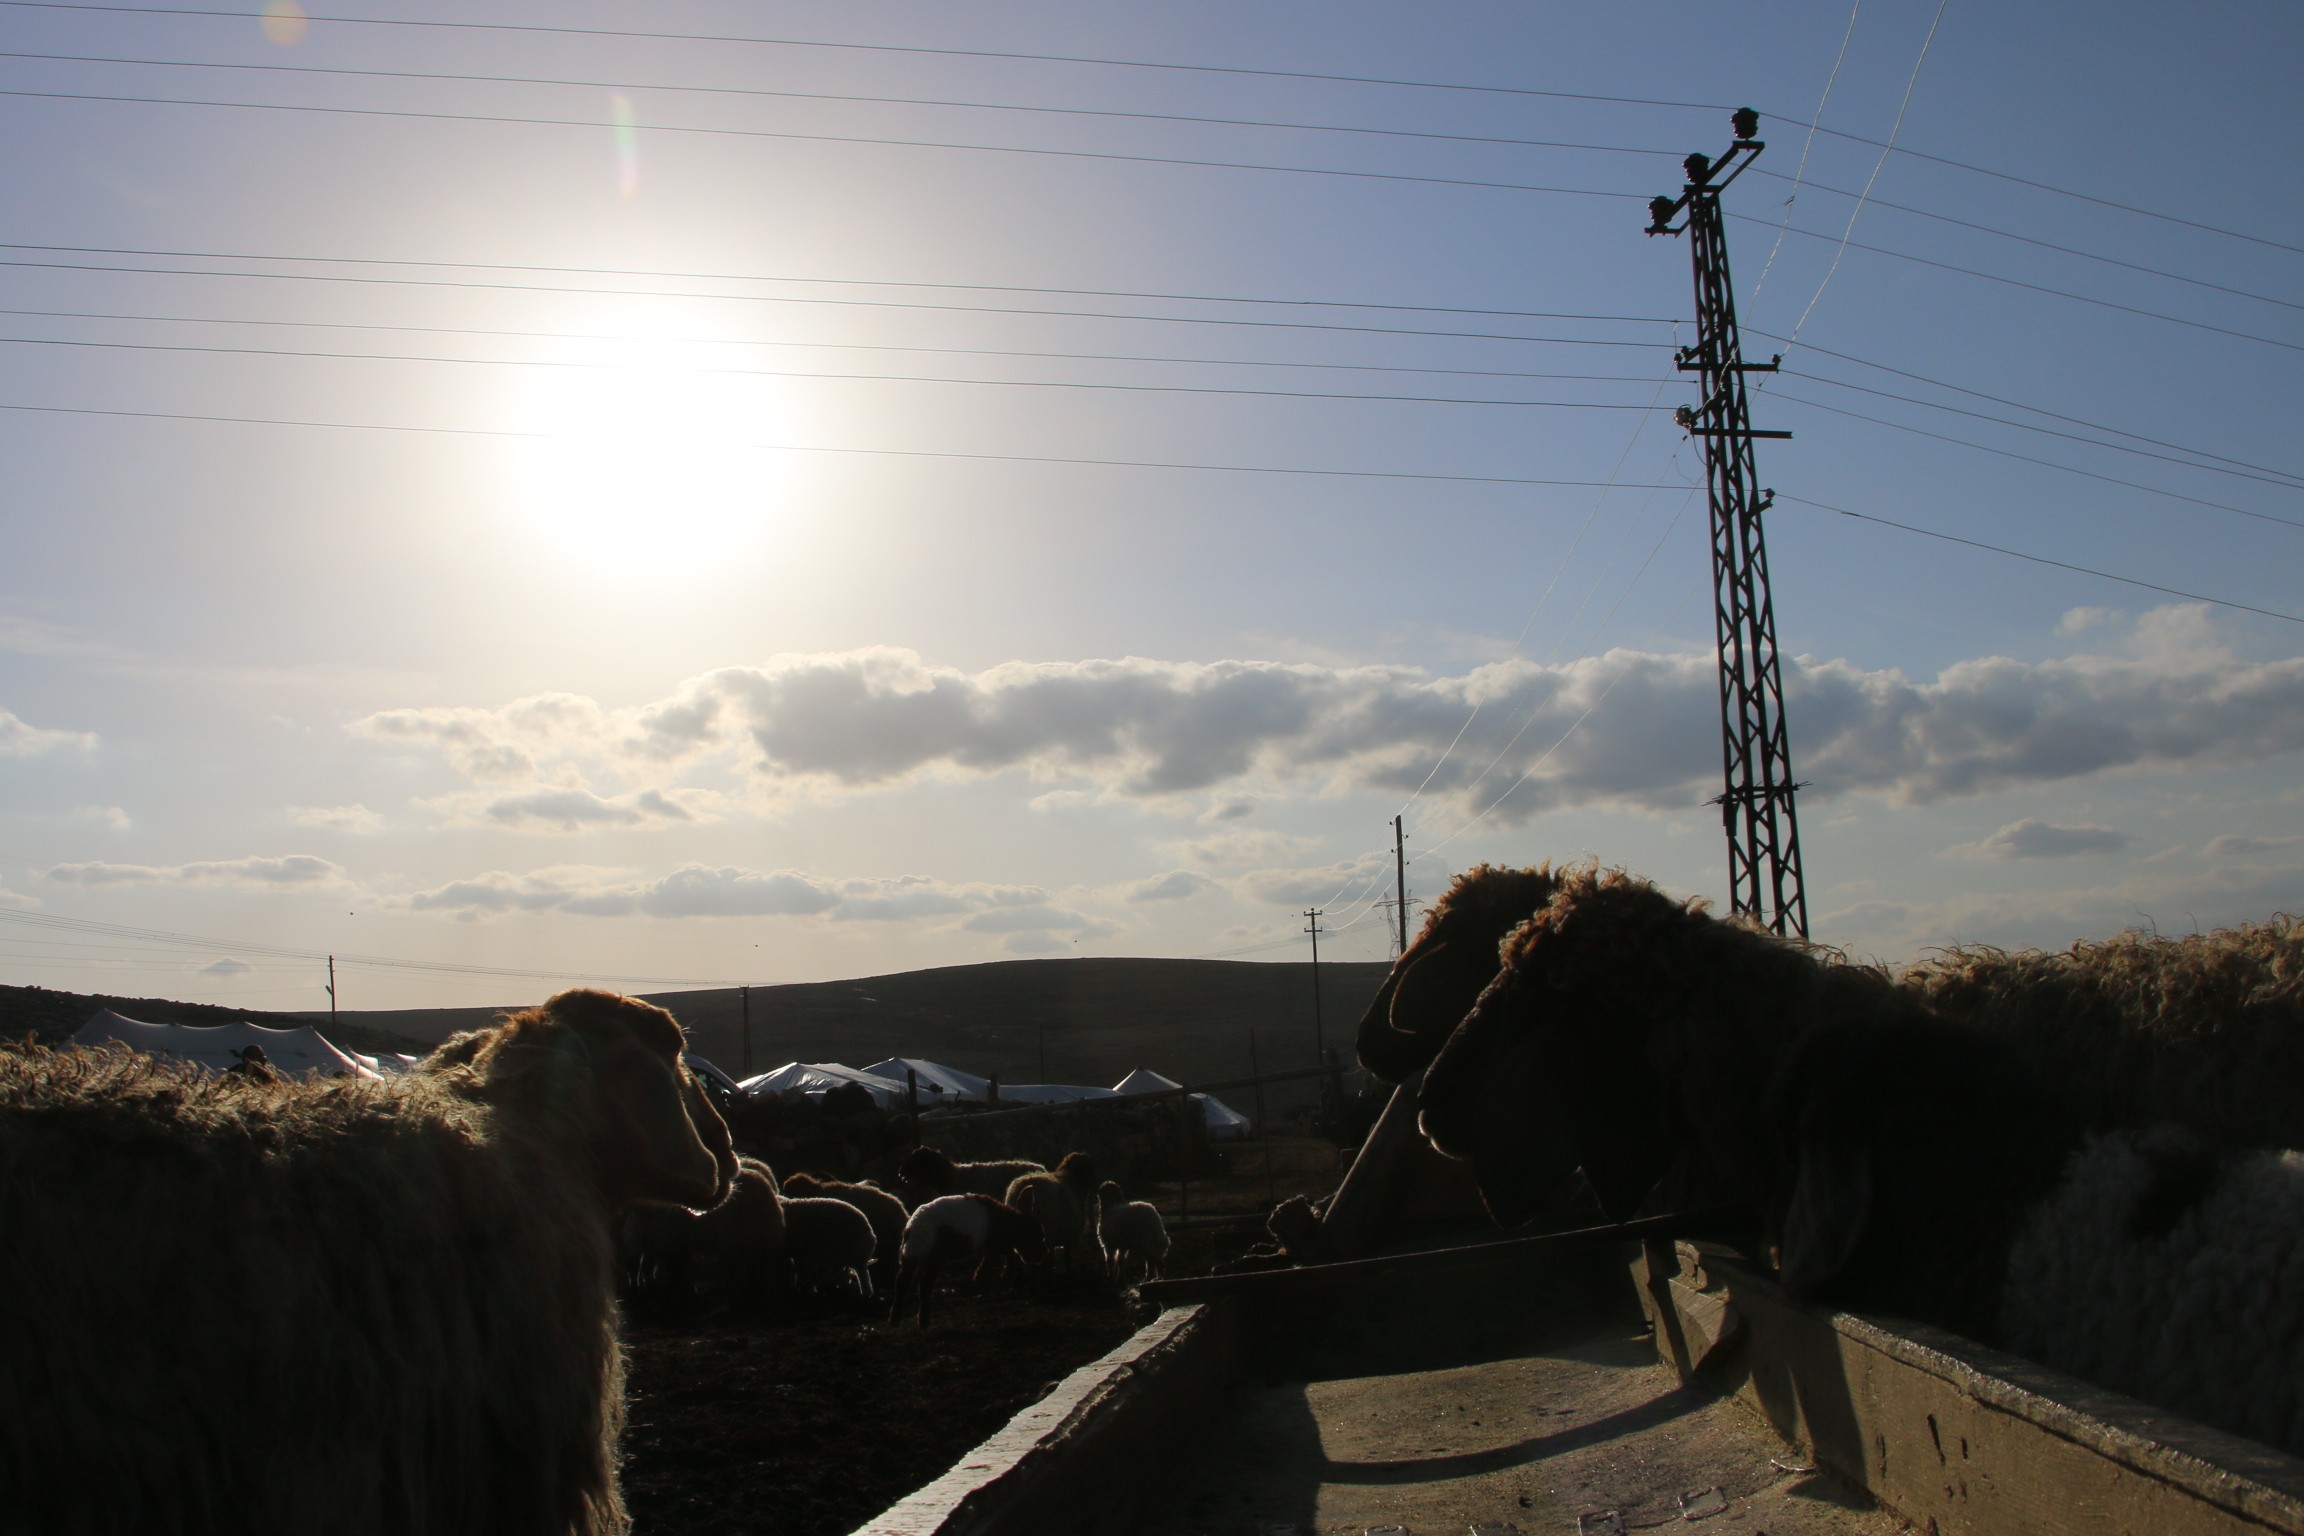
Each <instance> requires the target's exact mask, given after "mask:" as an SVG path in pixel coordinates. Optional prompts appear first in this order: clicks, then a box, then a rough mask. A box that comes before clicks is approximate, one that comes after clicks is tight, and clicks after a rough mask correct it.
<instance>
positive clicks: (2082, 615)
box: [2056, 608, 2127, 635]
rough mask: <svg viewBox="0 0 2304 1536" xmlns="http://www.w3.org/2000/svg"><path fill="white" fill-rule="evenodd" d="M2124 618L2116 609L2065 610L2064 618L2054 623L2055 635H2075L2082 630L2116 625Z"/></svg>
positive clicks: (2123, 614) (2125, 615)
mask: <svg viewBox="0 0 2304 1536" xmlns="http://www.w3.org/2000/svg"><path fill="white" fill-rule="evenodd" d="M2126 617H2127V614H2125V613H2123V612H2122V611H2121V610H2120V609H2118V608H2067V609H2065V610H2064V617H2062V618H2061V619H2058V620H2057V621H2056V633H2058V634H2060V635H2077V634H2079V633H2081V632H2082V631H2084V630H2090V629H2099V628H2102V627H2103V626H2104V625H2107V624H2117V623H2119V622H2120V621H2121V620H2122V619H2124V618H2126Z"/></svg>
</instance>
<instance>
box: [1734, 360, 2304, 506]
mask: <svg viewBox="0 0 2304 1536" xmlns="http://www.w3.org/2000/svg"><path fill="white" fill-rule="evenodd" d="M1769 398H1771V399H1775V400H1784V401H1789V402H1790V403H1791V404H1793V405H1804V406H1807V407H1808V408H1809V409H1810V410H1812V411H1829V412H1831V413H1832V414H1833V415H1835V416H1846V417H1848V418H1850V419H1851V420H1854V421H1868V422H1871V423H1872V424H1873V425H1875V426H1882V427H1890V428H1893V429H1894V430H1896V431H1898V432H1909V433H1911V434H1913V435H1914V436H1915V437H1931V438H1934V439H1935V440H1936V441H1938V442H1940V443H1953V444H1956V445H1958V446H1959V447H1962V448H1973V449H1975V450H1976V451H1977V452H1978V453H1990V454H1996V455H1998V456H1999V457H2001V458H2003V459H2016V460H2018V461H2020V462H2022V463H2025V464H2038V465H2040V466H2042V467H2043V468H2047V469H2055V470H2061V471H2063V472H2064V473H2065V474H2068V475H2078V476H2080V477H2082V478H2083V479H2087V480H2097V481H2101V482H2103V483H2104V484H2106V485H2117V486H2121V487H2124V488H2126V489H2128V490H2131V491H2143V492H2146V493H2147V494H2149V495H2153V496H2165V497H2166V498H2168V499H2169V500H2170V501H2181V502H2187V503H2189V504H2191V505H2192V506H2195V507H2211V508H2214V509H2215V510H2216V511H2219V512H2231V513H2235V514H2237V515H2238V516H2241V517H2251V518H2254V519H2256V520H2257V521H2258V522H2264V523H2278V524H2280V525H2281V526H2282V527H2286V528H2304V522H2298V521H2296V520H2295V519H2293V518H2286V517H2278V516H2275V515H2274V514H2272V513H2270V512H2257V511H2253V510H2251V509H2249V508H2247V507H2236V506H2233V505H2232V504H2231V503H2230V502H2228V501H2210V500H2208V499H2207V498H2205V497H2201V496H2186V495H2184V494H2183V493H2182V492H2180V491H2169V490H2163V489H2161V488H2160V487H2159V486H2156V485H2146V484H2145V483H2144V482H2142V481H2141V480H2127V479H2123V478H2121V477H2120V476H2118V475H2104V474H2098V473H2097V472H2096V471H2094V470H2092V469H2081V468H2078V467H2077V466H2075V465H2071V464H2059V463H2057V462H2056V461H2055V460H2054V459H2040V458H2034V457H2033V456H2032V455H2031V454H2028V453H2018V452H2016V451H2015V450H2014V449H2012V448H1996V447H1994V446H1992V445H1991V444H1989V443H1979V442H1974V441H1972V440H1970V439H1968V438H1965V437H1954V436H1952V435H1951V434H1949V433H1946V432H1931V431H1929V430H1928V429H1927V428H1926V427H1915V426H1912V425H1910V424H1908V423H1906V422H1901V421H1890V420H1888V419H1887V418H1886V417H1884V416H1869V415H1866V414H1865V413H1864V412H1862V411H1851V410H1848V409H1846V408H1845V407H1843V406H1837V405H1826V404H1825V403H1824V402H1823V401H1821V400H1803V399H1801V398H1800V397H1799V396H1798V395H1788V394H1786V393H1784V391H1783V390H1781V389H1778V390H1775V391H1772V392H1771V394H1770V396H1769Z"/></svg>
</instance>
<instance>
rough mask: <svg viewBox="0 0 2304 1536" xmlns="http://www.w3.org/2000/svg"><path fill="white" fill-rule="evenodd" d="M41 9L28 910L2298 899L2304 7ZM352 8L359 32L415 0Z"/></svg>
mask: <svg viewBox="0 0 2304 1536" xmlns="http://www.w3.org/2000/svg"><path fill="white" fill-rule="evenodd" d="M346 4H347V7H348V8H346V9H342V10H338V9H335V8H333V7H331V6H326V5H321V4H318V3H314V4H312V5H310V6H308V7H307V8H306V9H298V8H297V7H296V6H295V5H291V4H288V3H286V0H275V3H274V4H272V5H271V6H269V7H267V8H263V9H262V10H261V11H259V10H258V9H257V8H253V7H239V8H232V7H222V8H215V9H188V8H175V9H169V8H161V7H126V6H95V5H90V6H77V5H52V4H25V3H14V0H11V3H0V123H4V125H5V130H6V132H7V134H8V137H9V141H10V142H12V143H13V144H15V145H17V146H19V149H18V153H16V154H14V155H12V156H10V157H8V159H7V160H6V162H5V163H4V164H0V208H4V209H5V214H4V215H0V232H4V233H0V239H4V240H5V241H7V242H9V243H8V244H6V245H5V246H4V247H0V295H4V297H0V461H4V462H5V463H6V465H7V468H8V473H7V475H6V477H5V479H4V480H0V981H6V982H10V983H18V984H27V983H32V984H39V985H45V986H51V987H60V988H68V989H73V990H81V991H95V990H102V991H108V992H113V993H123V994H128V995H163V996H173V997H182V998H190V999H197V1000H202V1001H209V1002H218V1003H226V1004H238V1005H243V1006H247V1007H251V1008H276V1009H299V1008H319V1007H325V1006H326V1001H327V999H326V994H325V993H324V991H323V987H324V985H325V982H326V980H327V972H326V958H325V957H327V956H328V955H331V954H333V955H335V956H336V957H337V972H338V982H339V988H340V990H339V997H340V999H341V1001H342V1002H343V1004H344V1006H346V1007H407V1006H429V1005H450V1004H472V1003H504V1002H520V1001H525V1000H529V999H531V998H532V997H534V996H536V995H540V994H541V993H542V992H544V991H546V990H548V989H550V988H551V987H553V986H555V985H558V984H561V983H563V982H571V981H594V982H601V983H604V984H610V985H618V986H625V987H628V988H632V989H643V988H646V989H659V988H664V987H671V986H678V985H697V984H718V983H729V982H754V983H768V982H780V981H800V980H812V979H821V978H830V977H840V976H856V975H869V974H874V973H879V972H887V971H895V970H908V969H915V968H919V967H924V966H933V965H953V964H967V963H972V962H977V961H986V960H998V959H1011V958H1017V957H1036V956H1073V955H1091V956H1093V955H1173V956H1227V957H1237V958H1242V959H1252V960H1261V959H1271V960H1301V959H1304V958H1307V957H1308V955H1309V945H1310V939H1309V937H1308V936H1307V935H1306V934H1305V933H1304V932H1303V930H1304V929H1305V927H1306V926H1307V922H1306V916H1305V913H1306V910H1307V909H1311V908H1317V909H1319V910H1320V911H1321V913H1322V915H1321V917H1320V919H1319V922H1320V925H1321V928H1322V940H1321V954H1322V957H1323V958H1338V959H1356V960H1364V959H1382V958H1384V957H1386V956H1387V955H1388V954H1389V953H1390V945H1391V926H1390V925H1391V924H1392V922H1393V921H1394V918H1393V916H1392V913H1391V911H1390V910H1389V909H1388V908H1385V907H1382V906H1379V905H1377V903H1379V902H1381V901H1383V900H1385V899H1386V898H1388V897H1390V896H1391V895H1392V888H1393V884H1394V869H1393V847H1392V818H1393V817H1394V816H1395V815H1398V816H1400V817H1401V818H1402V821H1403V824H1404V827H1405V833H1406V838H1405V841H1406V853H1407V859H1408V861H1409V862H1408V868H1407V878H1408V884H1409V887H1410V894H1411V897H1412V899H1413V900H1415V901H1418V902H1421V901H1426V900H1429V899H1430V898H1431V897H1432V896H1433V895H1435V894H1436V893H1437V892H1439V891H1440V890H1442V889H1444V888H1445V886H1446V883H1447V882H1448V880H1449V879H1451V878H1452V877H1453V876H1454V875H1455V874H1456V873H1457V872H1459V871H1461V870H1463V869H1465V868H1468V867H1470V866H1471V865H1473V864H1476V863H1479V862H1481V861H1495V862H1505V863H1514V864H1525V863H1533V862H1536V861H1538V860H1541V859H1552V860H1565V859H1577V858H1596V859H1599V860H1601V861H1604V862H1606V863H1609V864H1612V865H1620V866H1623V867H1626V868H1629V869H1632V870H1634V871H1637V872H1639V873H1641V874H1643V875H1645V876H1647V877H1649V878H1651V879H1654V880H1656V881H1657V882H1659V883H1660V884H1662V885H1664V886H1666V887H1667V888H1669V889H1671V890H1673V891H1675V892H1678V893H1681V894H1685V895H1692V896H1704V897H1707V898H1710V899H1712V900H1713V901H1715V902H1718V903H1721V904H1722V905H1725V903H1726V901H1727V897H1728V890H1727V878H1728V877H1727V850H1726V847H1725V840H1724V837H1723V834H1722V829H1721V824H1720V820H1719V813H1718V811H1717V809H1716V808H1715V807H1714V806H1713V805H1711V804H1710V803H1709V801H1710V798H1711V797H1712V796H1714V795H1717V794H1718V793H1719V792H1720V788H1721V781H1720V774H1721V768H1720V750H1719V740H1720V730H1719V695H1718V683H1717V673H1716V669H1715V662H1714V655H1713V641H1712V633H1713V631H1712V612H1711V580H1710V571H1709V565H1708V559H1709V556H1708V550H1709V543H1708V536H1707V531H1706V529H1707V505H1706V499H1705V495H1704V491H1703V478H1704V471H1703V457H1702V448H1701V445H1700V444H1698V443H1695V442H1692V441H1691V440H1690V439H1689V438H1687V437H1686V436H1685V434H1684V433H1683V432H1682V431H1681V430H1680V428H1679V427H1677V426H1676V425H1675V424H1674V421H1673V415H1672V413H1673V411H1674V409H1675V408H1676V407H1678V406H1681V405H1685V404H1689V403H1692V401H1693V399H1694V393H1693V389H1692V386H1691V384H1690V382H1689V379H1688V378H1687V376H1685V375H1683V374H1681V373H1679V372H1678V371H1676V370H1675V369H1674V367H1673V359H1672V348H1673V347H1674V346H1675V345H1678V344H1685V343H1686V342H1688V341H1690V340H1691V339H1692V338H1693V326H1692V321H1691V305H1692V296H1691V287H1690V276H1689V266H1688V262H1689V255H1688V250H1687V246H1686V243H1685V241H1684V239H1681V238H1675V237H1670V236H1666V237H1650V236H1647V235H1645V234H1644V233H1643V230H1644V228H1645V226H1646V223H1647V203H1648V200H1649V199H1650V198H1651V197H1652V196H1655V195H1656V194H1659V193H1664V194H1677V193H1678V192H1679V191H1680V189H1681V187H1682V185H1683V183H1684V176H1683V172H1682V170H1681V161H1682V157H1683V156H1685V155H1686V154H1688V153H1689V152H1691V151H1703V152H1705V153H1708V154H1714V155H1717V154H1719V153H1720V152H1721V151H1723V150H1724V149H1725V148H1726V147H1727V145H1728V142H1729V139H1730V136H1731V134H1730V128H1729V122H1728V117H1729V111H1730V109H1732V108H1735V107H1740V106H1750V107H1753V108H1754V109H1756V110H1757V111H1759V112H1760V113H1761V114H1762V125H1761V132H1760V137H1761V138H1762V139H1763V140H1764V142H1765V144H1766V148H1765V150H1764V151H1763V152H1762V153H1761V155H1760V157H1759V160H1758V162H1757V164H1756V166H1755V168H1754V169H1753V170H1752V171H1751V172H1750V173H1749V174H1747V175H1745V176H1744V177H1743V178H1742V179H1741V180H1739V181H1738V182H1737V183H1736V184H1735V185H1734V186H1732V187H1731V188H1730V189H1729V190H1728V192H1727V194H1726V195H1725V206H1726V208H1727V211H1728V215H1729V223H1728V234H1729V245H1730V257H1731V263H1732V267H1733V273H1734V288H1735V295H1736V302H1737V306H1738V310H1739V314H1740V317H1741V319H1742V322H1743V325H1744V327H1745V351H1746V354H1747V356H1749V357H1753V358H1765V357H1769V356H1773V355H1776V354H1779V353H1781V354H1782V356H1783V369H1782V371H1781V372H1780V373H1778V374H1776V375H1774V376H1770V377H1759V376H1755V378H1754V380H1753V397H1752V398H1753V418H1754V421H1755V423H1756V424H1757V425H1759V426H1761V427H1764V428H1769V429H1776V430H1786V431H1790V432H1791V433H1792V434H1793V435H1792V437H1791V438H1790V439H1789V440H1776V439H1770V440H1766V441H1763V442H1761V443H1760V444H1759V446H1758V454H1759V467H1760V478H1761V483H1762V484H1763V485H1765V486H1768V487H1770V488H1772V489H1773V491H1774V492H1775V496H1776V501H1775V504H1774V505H1773V507H1772V508H1771V509H1770V510H1769V512H1768V514H1767V519H1766V529H1767V537H1768V554H1769V559H1770V562H1771V567H1772V591H1773V601H1774V612H1775V616H1776V624H1777V633H1778V638H1779V641H1780V646H1781V652H1782V656H1783V669H1784V685H1785V693H1786V713H1787V718H1788V721H1789V728H1790V738H1791V745H1792V757H1793V765H1794V770H1795V772H1796V774H1797V776H1798V778H1799V780H1800V782H1801V784H1802V789H1801V791H1800V799H1799V816H1800V832H1801V842H1802V850H1803V855H1804V872H1805V881H1806V890H1807V894H1808V901H1809V907H1810V913H1811V920H1812V934H1813V936H1814V937H1816V938H1817V939H1820V940H1823V941H1826V942H1829V943H1832V944H1836V945H1841V946H1844V947H1846V948H1847V949H1849V950H1851V951H1852V952H1854V953H1856V954H1858V955H1861V956H1866V957H1871V958H1877V959H1881V960H1885V961H1889V962H1900V961H1904V960H1909V959H1912V958H1915V957H1918V956H1920V955H1921V954H1923V953H1925V952H1926V951H1927V950H1929V949H1930V948H1931V947H1933V946H1939V945H1945V944H1951V943H1972V942H1986V943H1994V944H2000V945H2007V946H2020V945H2045V946H2062V945H2066V944H2069V943H2072V942H2074V941H2075V940H2079V939H2083V938H2088V937H2101V936H2107V935H2110V934H2113V933H2117V932H2119V931H2121V930H2122V929H2125V928H2129V927H2149V928H2154V929H2157V930H2158V931H2161V932H2164V933H2165V932H2185V931H2191V930H2193V929H2196V928H2208V927H2215V926H2222V925H2227V924H2231V923H2237V922H2244V921H2249V920H2257V919H2262V918H2265V917H2268V916H2270V915H2271V914H2273V913H2274V912H2278V911H2291V912H2292V911H2296V910H2298V909H2299V907H2300V904H2304V792H2300V790H2299V781H2298V767H2299V764H2300V762H2304V582H2300V581H2299V579H2298V578H2299V576H2300V575H2304V453H2299V451H2298V449H2297V435H2296V432H2295V429H2294V426H2293V421H2294V417H2295V414H2296V408H2297V406H2298V403H2299V394H2300V392H2299V390H2298V389H2297V387H2296V384H2295V369H2296V367H2297V365H2298V363H2299V362H2300V361H2304V358H2300V357H2299V353H2300V352H2304V198H2300V197H2299V196H2298V195H2297V193H2298V191H2299V187H2298V183H2299V179H2300V178H2299V175H2298V172H2297V169H2296V166H2295V163H2294V160H2293V157H2292V156H2291V155H2288V154H2287V153H2285V152H2284V147H2285V146H2292V145H2294V144H2295V143H2297V142H2299V141H2304V93H2299V92H2298V91H2297V90H2296V89H2295V85H2294V80H2293V74H2292V65H2293V61H2294V60H2295V59H2296V58H2298V57H2300V56H2304V9H2300V8H2298V7H2296V6H2294V5H2292V4H2286V3H2276V0H2260V3H2256V4H2239V3H2231V4H2226V3H2210V4H2204V5H2198V6H2186V7H2173V6H2166V5H2158V6H2144V5H2131V4H2091V5H2087V6H2082V5H2079V4H2077V3H2052V4H2042V5H2034V6H2021V7H2010V6H1984V5H1979V4H1976V3H1974V0H1940V3H1939V0H1868V3H1862V0H1860V3H1858V4H1857V5H1855V6H1854V7H1853V8H1852V7H1850V6H1848V5H1846V4H1842V3H1839V0H1833V3H1829V4H1823V3H1819V4H1767V3H1763V4H1757V5H1752V6H1746V7H1739V8H1737V9H1736V10H1734V11H1733V12H1730V11H1717V10H1714V11H1702V10H1697V9H1694V8H1691V7H1688V6H1685V5H1678V4H1661V3H1652V4H1644V3H1626V4H1619V5H1609V6H1588V5H1559V4H1492V5H1474V4H1444V5H1435V6H1418V7H1413V8H1404V7H1397V6H1384V5H1374V4H1359V3H1351V4H1335V3H1322V4H1317V5H1314V4H1309V3H1273V4H1268V5H1262V6H1257V7H1241V6H1237V5H1229V4H1189V3H1176V4H1163V5H1160V6H1125V7H1123V6H1112V7H1081V6H1064V5H1054V4H1038V3H1014V4H957V5H956V4H949V3H945V4H934V5H930V4H902V3H895V4H886V5H877V6H872V7H809V6H796V5H767V4H748V5H735V4H725V5H716V4H709V3H664V4H655V5H648V6H635V5H613V4H584V3H559V4H553V5H542V4H534V5H524V4H518V3H511V0H479V3H474V4H467V5H463V6H458V7H446V6H428V5H425V4H422V3H421V0H418V3H414V4H411V5H410V6H407V7H390V8H386V7H374V8H369V7H366V6H361V5H358V4H356V3H354V0H346ZM364 18H365V19H364Z"/></svg>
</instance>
